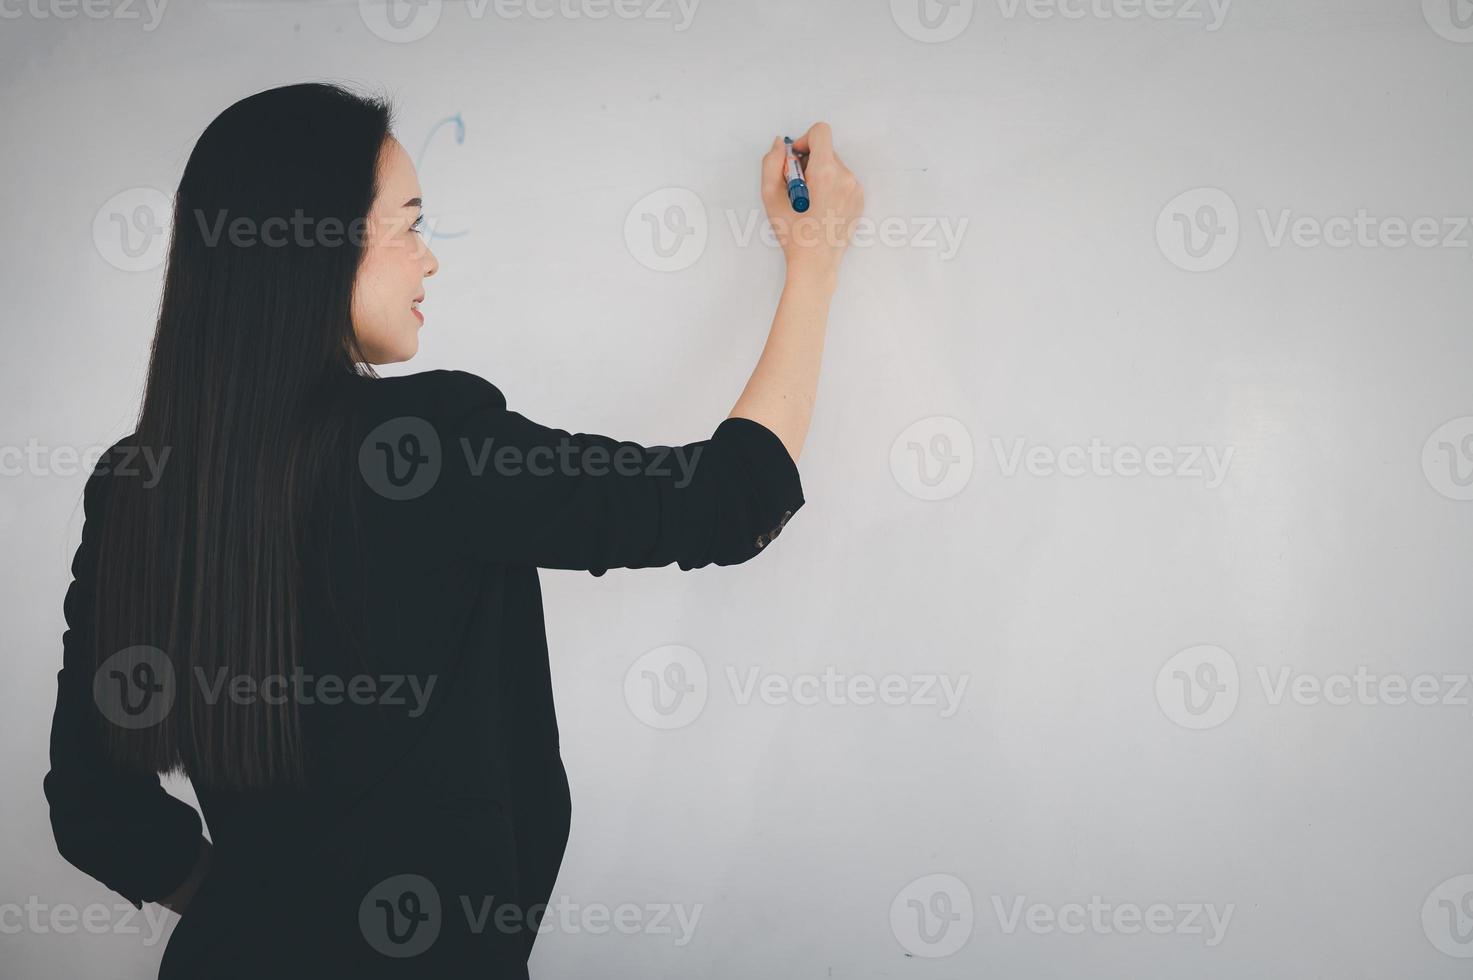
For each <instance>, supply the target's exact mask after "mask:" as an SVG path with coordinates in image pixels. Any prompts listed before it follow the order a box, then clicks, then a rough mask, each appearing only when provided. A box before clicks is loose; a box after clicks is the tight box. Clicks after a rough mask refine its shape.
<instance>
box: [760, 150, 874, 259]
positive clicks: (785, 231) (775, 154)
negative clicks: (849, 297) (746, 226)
mask: <svg viewBox="0 0 1473 980" xmlns="http://www.w3.org/2000/svg"><path fill="white" fill-rule="evenodd" d="M793 152H794V153H796V154H797V155H798V160H799V163H800V164H802V165H803V180H804V182H805V183H807V184H808V197H809V206H808V210H807V211H805V212H803V213H802V214H798V213H797V212H796V211H794V210H793V206H792V204H791V203H789V201H788V182H787V178H786V177H785V176H784V174H783V165H784V162H785V160H786V154H785V153H784V152H783V141H782V137H778V138H777V139H775V140H773V143H772V149H771V150H769V151H768V152H767V155H766V156H764V157H763V158H762V204H763V206H764V207H765V208H766V209H767V220H768V221H769V222H770V223H771V224H772V230H773V231H774V232H775V233H776V234H777V240H778V242H779V243H780V244H781V245H782V248H783V254H784V256H786V258H787V261H788V275H789V276H790V277H791V276H795V275H797V276H805V277H807V276H813V277H817V278H818V279H819V281H822V282H828V283H833V282H835V281H836V279H837V276H838V274H839V263H840V262H841V261H842V260H843V258H844V250H845V248H846V247H847V246H848V244H849V239H850V238H851V237H852V236H853V234H854V222H855V220H856V219H857V218H858V217H859V215H860V213H861V212H862V211H863V209H864V188H863V187H861V186H860V184H859V181H858V180H857V179H856V178H855V176H854V174H852V173H851V172H850V171H849V168H848V167H846V166H845V165H844V161H843V160H841V159H839V155H838V154H837V153H835V152H834V142H833V133H832V132H831V131H830V129H829V124H828V123H823V122H819V123H814V124H813V125H812V126H811V127H810V128H809V130H808V132H806V133H804V134H803V135H802V136H800V137H798V138H797V139H795V140H794V141H793Z"/></svg>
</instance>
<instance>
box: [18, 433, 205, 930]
mask: <svg viewBox="0 0 1473 980" xmlns="http://www.w3.org/2000/svg"><path fill="white" fill-rule="evenodd" d="M107 458H108V457H106V456H104V457H103V459H104V460H106V459H107ZM100 469H104V470H105V467H100ZM105 480H106V476H105V475H103V474H102V473H100V472H94V473H93V475H92V476H91V477H90V478H89V479H88V481H87V485H86V489H85V490H84V491H83V514H84V519H83V524H82V543H81V544H80V545H79V546H78V548H77V551H76V555H75V557H74V558H73V559H72V583H71V585H70V586H69V587H68V588H67V593H66V599H65V600H64V603H63V611H64V613H65V616H66V625H67V628H66V630H65V632H64V633H63V634H62V667H61V670H60V672H58V673H57V675H56V676H57V692H56V711H55V713H54V715H53V717H52V722H51V771H50V772H48V773H47V774H46V778H45V781H44V791H45V794H46V800H47V802H48V803H49V804H50V806H51V830H52V833H53V834H54V835H55V837H56V846H57V849H58V850H59V851H60V852H61V856H62V857H64V858H66V859H67V860H68V861H70V862H71V863H72V864H73V865H75V866H76V867H78V868H79V869H81V870H82V871H85V872H86V873H87V874H89V875H91V876H92V877H93V878H96V879H97V880H98V881H100V882H102V883H103V884H104V885H106V886H107V887H109V888H111V889H112V890H113V891H115V892H117V893H118V894H120V895H122V896H123V897H124V898H126V899H128V900H129V901H130V902H132V903H133V905H134V906H136V907H138V908H142V907H143V903H144V902H153V901H158V900H159V899H162V898H166V897H168V896H169V895H170V894H171V893H172V892H173V891H174V890H175V889H176V888H177V887H178V886H179V884H180V883H181V882H183V881H184V879H185V877H186V876H187V875H188V874H189V872H190V870H191V869H192V868H193V866H194V862H195V859H196V858H197V856H198V854H199V846H200V840H201V833H200V830H201V820H200V816H199V814H198V813H197V812H196V811H195V810H194V808H193V807H191V806H189V805H188V804H187V803H185V802H183V801H182V800H179V799H177V798H175V797H173V796H171V795H169V793H167V792H166V791H165V790H164V788H163V786H162V785H161V784H160V783H159V778H158V776H157V775H155V774H152V773H149V774H142V773H134V772H124V771H120V770H119V769H117V768H116V767H114V766H113V765H111V764H110V763H109V761H108V760H107V758H106V756H105V755H104V754H103V748H102V744H101V741H100V739H99V734H100V726H101V725H102V724H106V722H105V721H104V719H103V716H102V713H101V712H100V711H98V709H97V705H96V702H95V701H94V700H93V696H92V670H91V667H90V665H89V663H88V659H89V658H88V647H89V644H90V640H91V637H90V629H91V617H92V599H93V576H94V570H95V567H96V562H97V554H96V552H97V539H98V531H99V527H100V521H101V513H102V507H101V502H100V500H99V494H101V493H103V492H104V487H103V481H105Z"/></svg>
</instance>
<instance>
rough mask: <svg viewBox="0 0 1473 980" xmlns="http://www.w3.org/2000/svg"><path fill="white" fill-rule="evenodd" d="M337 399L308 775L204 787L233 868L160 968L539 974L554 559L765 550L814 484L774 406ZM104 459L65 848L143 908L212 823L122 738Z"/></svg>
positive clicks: (549, 796)
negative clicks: (108, 629)
mask: <svg viewBox="0 0 1473 980" xmlns="http://www.w3.org/2000/svg"><path fill="white" fill-rule="evenodd" d="M339 397H341V398H342V399H343V401H342V402H341V404H342V405H343V406H344V410H345V416H346V417H347V418H348V419H349V425H348V428H347V431H348V433H349V438H347V439H345V440H344V446H345V450H344V452H345V454H346V455H348V456H350V457H351V456H356V458H346V459H343V460H341V461H340V462H341V465H342V467H343V468H347V469H351V470H352V471H353V472H352V478H351V486H352V490H351V491H350V492H348V493H346V494H345V498H346V499H328V500H325V501H324V503H323V504H322V505H321V506H319V507H318V508H317V511H316V513H314V515H313V519H312V526H313V528H314V531H313V542H314V546H313V548H312V550H311V553H310V554H309V555H307V556H306V557H305V559H304V560H305V563H306V569H305V576H306V588H307V595H308V600H309V601H308V603H307V608H306V609H304V611H303V618H304V621H305V637H306V639H307V643H306V644H305V646H306V650H305V653H304V658H305V661H306V662H305V664H304V674H303V677H302V683H301V684H300V685H299V686H298V687H296V688H295V690H296V691H297V692H298V693H297V694H296V695H295V696H298V697H300V698H302V701H303V704H302V708H301V712H302V724H303V732H304V742H305V745H306V750H307V757H308V766H309V773H310V775H311V782H310V788H309V789H307V790H301V791H290V792H289V791H285V790H281V791H273V792H270V793H254V794H241V793H230V792H224V791H220V790H217V789H215V788H212V787H210V786H205V785H198V784H196V786H195V790H196V792H197V794H198V796H199V800H200V805H201V809H202V810H203V811H204V815H205V817H206V818H207V819H208V821H209V826H210V831H211V838H212V842H213V845H214V855H213V863H212V868H211V871H210V873H209V875H208V877H207V878H206V880H205V881H204V883H203V884H202V886H201V888H200V890H199V891H198V892H197V893H196V895H195V896H194V899H193V901H192V903H191V905H190V907H189V908H188V909H186V911H185V913H184V915H183V917H182V919H181V920H180V922H179V923H178V925H177V926H176V928H175V930H174V932H173V934H172V936H171V938H170V941H169V945H168V947H167V949H166V951H165V954H164V957H163V963H162V966H161V969H160V973H159V976H160V977H165V978H170V977H188V978H190V980H202V978H206V977H236V976H241V977H244V976H250V977H253V978H258V977H263V976H272V977H281V976H304V977H307V976H311V977H321V976H380V975H382V976H433V977H452V976H477V977H483V978H484V977H500V976H506V977H525V976H526V960H527V957H528V955H529V954H530V952H531V949H532V943H533V940H534V939H535V937H536V922H537V921H538V917H539V914H540V909H541V907H542V906H543V905H544V903H546V902H547V901H548V900H549V898H550V896H551V894H552V890H553V884H554V880H555V878H556V876H557V871H558V867H559V866H560V864H561V862H562V856H563V851H564V847H565V845H566V843H567V836H568V821H569V814H570V804H569V797H568V785H567V780H566V776H565V774H564V771H563V765H562V760H561V758H560V755H559V750H558V728H557V719H556V715H555V713H554V710H553V698H552V686H551V681H550V677H549V670H548V655H547V641H546V634H545V628H544V623H543V616H542V598H541V591H540V587H539V582H538V573H537V569H538V568H539V567H540V568H561V569H582V570H587V571H590V572H592V573H593V574H594V575H602V574H603V573H604V572H605V571H606V570H607V569H610V568H652V567H657V566H665V565H669V564H671V563H672V562H673V563H677V564H678V565H679V567H680V568H681V569H683V570H690V569H695V568H702V567H705V566H707V565H711V564H716V565H734V564H738V563H741V562H745V561H747V560H749V559H751V558H753V557H755V556H756V555H757V554H759V553H760V552H762V551H763V550H764V548H766V546H767V545H768V544H769V543H771V542H772V541H773V540H774V539H775V538H776V537H777V536H778V534H779V533H780V532H781V531H782V528H783V526H784V525H785V524H786V523H787V521H788V519H789V518H791V517H792V516H793V514H794V513H796V512H797V511H798V510H799V509H800V508H801V507H802V506H803V503H804V498H803V491H802V486H801V483H800V481H799V477H798V470H797V467H796V466H795V465H794V462H793V460H792V458H791V457H790V456H789V455H788V452H787V450H786V449H785V448H784V446H783V444H782V443H781V441H780V440H779V439H778V438H777V436H776V435H775V434H773V433H772V432H771V431H770V430H769V429H767V428H766V427H765V426H763V425H761V424H759V423H757V422H755V421H752V420H750V419H744V418H728V419H726V420H724V421H722V422H721V423H720V425H718V426H717V427H716V430H715V432H714V433H713V435H712V436H711V437H710V438H709V439H706V440H703V441H701V442H696V443H691V444H688V445H685V446H678V447H665V446H640V445H637V444H635V443H632V442H626V441H619V440H615V439H611V438H608V437H606V436H600V435H591V434H586V433H579V434H573V433H571V432H568V431H566V430H563V429H557V428H551V427H547V426H543V425H539V424H537V423H535V422H533V421H531V420H530V419H528V418H526V417H524V416H523V415H521V414H519V413H517V412H515V411H511V410H509V409H508V408H507V407H506V399H505V398H504V397H503V396H502V393H501V391H500V390H498V389H497V388H496V387H495V386H494V385H492V384H490V383H489V382H487V381H484V380H482V379H481V378H478V377H476V376H474V375H471V374H467V373H464V372H460V371H431V372H427V373H423V374H416V375H411V376H407V377H402V378H390V379H370V378H361V377H357V376H354V377H353V378H351V379H349V380H346V381H344V382H343V383H342V386H341V393H340V395H339ZM127 442H128V440H127V439H125V440H123V441H122V442H120V443H119V446H124V445H126V444H127ZM106 458H107V457H104V459H106ZM104 469H105V468H104V467H99V469H98V471H97V472H95V473H94V474H93V476H92V477H91V478H90V479H89V480H88V481H87V485H86V489H85V492H84V509H85V514H86V519H85V523H84V527H83V533H82V542H81V545H80V547H79V548H78V549H77V553H76V557H75V559H74V560H73V563H72V573H73V582H72V584H71V586H70V588H69V589H68V591H67V595H66V601H65V612H66V622H67V630H66V633H65V634H64V637H63V647H64V656H63V666H62V669H61V671H60V673H59V674H58V676H57V680H58V684H57V701H56V712H55V716H54V719H53V724H52V732H51V771H50V772H49V773H48V774H47V775H46V778H45V793H46V798H47V800H48V801H49V803H50V806H51V825H52V829H53V831H54V833H55V837H56V843H57V847H58V848H59V850H60V852H61V854H62V855H63V856H64V857H65V858H66V859H67V860H68V861H70V862H71V863H72V864H74V865H76V866H77V867H78V868H80V869H81V870H83V871H85V872H87V873H88V874H89V875H91V876H93V877H94V878H96V879H97V880H99V881H100V882H102V883H103V884H105V885H107V886H108V887H109V888H111V889H113V890H114V891H116V892H118V893H120V894H121V895H123V896H125V897H126V898H128V899H129V900H130V901H132V902H133V904H134V905H137V906H140V907H141V904H142V903H143V902H145V901H156V900H158V899H161V898H163V897H166V896H167V895H168V894H170V893H171V892H172V891H173V890H174V889H175V888H176V887H177V886H178V885H179V884H180V882H182V881H183V879H184V878H185V876H186V874H187V873H188V871H189V870H190V868H191V866H192V864H193V862H194V859H195V855H196V849H197V846H198V843H199V840H200V834H201V820H200V815H199V814H198V813H196V812H195V810H194V809H193V808H192V807H190V806H188V805H186V804H185V803H183V802H181V801H180V800H178V799H176V798H175V797H173V796H171V795H169V794H168V793H166V792H165V791H164V790H163V788H162V787H161V785H160V784H159V780H158V777H157V776H156V775H154V774H146V775H144V774H137V773H127V772H122V771H117V770H116V769H114V768H113V767H111V766H110V765H109V764H108V763H107V762H106V761H105V760H104V758H103V756H102V754H101V751H100V747H99V743H98V729H97V726H98V725H100V724H104V723H105V722H104V721H103V720H102V718H101V715H102V712H101V711H100V710H99V707H98V703H97V702H94V699H93V684H92V681H93V678H92V677H91V676H90V668H89V667H88V666H87V663H86V661H85V660H84V659H83V658H84V657H85V655H86V644H85V643H84V638H85V637H86V634H87V631H88V630H89V628H90V627H89V617H90V613H91V600H92V592H91V588H92V576H93V569H94V565H95V561H96V555H95V549H96V542H97V531H98V527H99V524H98V522H99V520H100V519H101V517H100V515H101V514H102V507H101V500H102V496H103V495H104V494H106V493H107V482H108V481H107V478H106V475H105V473H104V472H103V470H104ZM354 526H356V527H358V528H360V529H362V530H363V531H364V532H365V533H364V534H363V536H362V544H359V545H354V544H353V543H352V542H353V540H354V539H353V537H352V535H350V534H347V533H345V532H346V531H348V530H350V529H351V528H352V527H354ZM345 609H346V610H355V611H356V612H354V613H353V614H352V615H351V616H350V618H349V622H351V624H352V625H353V627H355V628H354V629H349V630H347V631H345V630H344V628H343V622H344V620H343V619H342V617H341V610H345ZM333 610H338V611H339V614H338V615H337V616H334V615H333V614H332V611H333ZM187 674H188V672H187V671H184V670H181V672H180V674H179V675H178V677H179V679H178V680H177V683H206V682H207V681H205V680H203V679H199V678H189V677H188V676H187ZM333 676H335V677H338V678H341V679H342V680H341V684H340V686H337V687H336V688H334V687H332V686H330V684H328V683H323V682H324V680H325V679H326V678H329V677H333ZM354 678H366V680H361V681H356V682H355V681H354V680H353V679H354ZM395 678H397V680H395ZM352 683H358V684H359V687H358V688H357V689H356V690H357V694H356V695H354V696H350V694H349V693H348V692H349V691H350V690H353V688H351V686H350V685H351V684H352ZM390 688H393V690H392V691H391V690H390ZM334 691H336V695H335V696H336V699H337V701H338V702H339V703H332V702H333V699H334V693H333V692H334ZM301 692H306V693H305V695H304V694H302V693H301ZM165 723H167V718H166V719H165ZM268 971H269V972H268Z"/></svg>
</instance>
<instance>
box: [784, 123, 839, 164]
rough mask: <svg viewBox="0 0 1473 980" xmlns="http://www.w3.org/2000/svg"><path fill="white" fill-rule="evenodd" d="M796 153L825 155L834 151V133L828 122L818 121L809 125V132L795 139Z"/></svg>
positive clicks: (794, 148) (794, 149)
mask: <svg viewBox="0 0 1473 980" xmlns="http://www.w3.org/2000/svg"><path fill="white" fill-rule="evenodd" d="M793 152H794V153H807V154H809V155H811V156H817V157H825V156H829V155H831V154H832V153H833V152H834V133H833V130H831V129H830V128H829V124H828V123H826V122H816V123H814V124H813V125H812V126H809V127H808V132H806V133H804V134H803V135H802V136H799V137H798V138H797V139H795V140H793Z"/></svg>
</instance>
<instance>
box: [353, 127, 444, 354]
mask: <svg viewBox="0 0 1473 980" xmlns="http://www.w3.org/2000/svg"><path fill="white" fill-rule="evenodd" d="M421 196H422V194H421V191H420V187H419V176H418V175H417V174H416V173H415V172H414V162H413V161H412V160H410V158H409V153H408V151H406V150H405V149H404V146H403V144H401V143H400V142H399V141H398V140H396V139H394V138H393V137H390V138H389V139H388V141H387V142H385V143H384V148H383V150H382V152H381V153H380V157H379V190H378V196H377V197H376V198H375V199H374V202H373V207H372V209H371V210H370V211H369V214H368V229H367V235H366V238H365V242H364V249H363V260H362V262H361V263H360V265H359V266H358V277H357V279H356V280H355V281H354V283H353V332H354V334H355V335H356V336H357V338H358V345H359V346H360V347H361V348H362V350H363V353H364V356H365V357H367V359H368V362H369V363H370V364H392V363H395V362H397V361H407V360H409V359H410V358H411V357H413V356H414V355H415V352H417V351H418V350H419V330H420V327H421V326H423V325H424V317H423V315H422V314H421V313H420V312H419V309H418V307H419V302H420V300H422V299H424V295H425V287H424V279H425V277H426V276H432V275H434V274H435V270H437V269H438V268H439V267H440V265H439V263H438V262H436V261H435V255H434V253H433V252H431V251H430V248H429V246H428V245H426V244H425V241H424V239H423V238H422V237H421V231H422V225H421V222H420V219H421V202H420V198H421Z"/></svg>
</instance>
